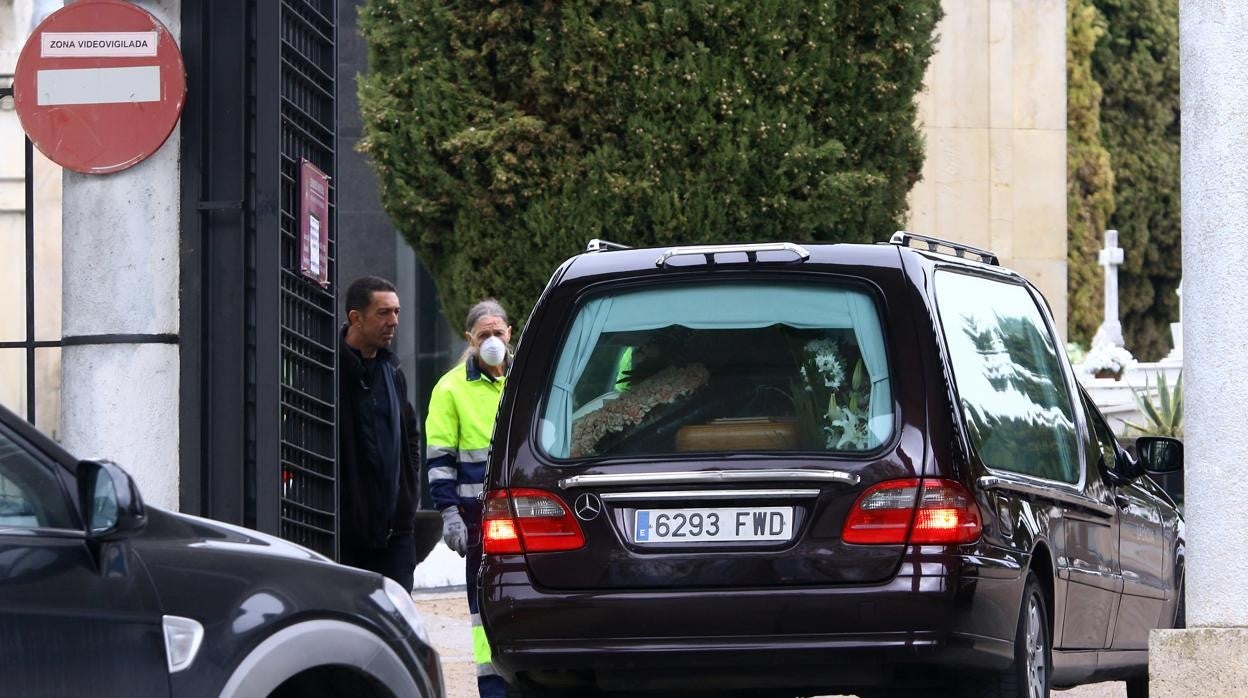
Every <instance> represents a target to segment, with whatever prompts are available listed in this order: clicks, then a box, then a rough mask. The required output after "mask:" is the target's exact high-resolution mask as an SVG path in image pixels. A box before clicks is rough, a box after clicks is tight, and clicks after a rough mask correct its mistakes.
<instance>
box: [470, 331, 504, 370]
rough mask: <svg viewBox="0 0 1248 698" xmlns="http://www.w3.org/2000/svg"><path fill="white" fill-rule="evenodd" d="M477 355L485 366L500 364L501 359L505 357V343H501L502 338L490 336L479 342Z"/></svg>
mask: <svg viewBox="0 0 1248 698" xmlns="http://www.w3.org/2000/svg"><path fill="white" fill-rule="evenodd" d="M477 356H479V357H481V361H483V362H484V363H485V364H486V365H487V366H502V365H503V361H505V360H506V359H507V345H506V344H503V340H501V339H499V338H498V337H490V338H489V339H487V340H485V341H484V342H482V343H481V348H480V349H478V350H477Z"/></svg>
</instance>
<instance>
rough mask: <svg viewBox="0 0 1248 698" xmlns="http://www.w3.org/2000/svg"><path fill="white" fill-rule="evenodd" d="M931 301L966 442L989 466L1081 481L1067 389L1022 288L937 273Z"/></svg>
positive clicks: (1049, 339)
mask: <svg viewBox="0 0 1248 698" xmlns="http://www.w3.org/2000/svg"><path fill="white" fill-rule="evenodd" d="M936 302H937V305H938V306H939V310H940V322H941V325H942V328H943V330H944V335H945V342H946V343H947V344H948V347H949V358H950V361H951V363H952V364H953V366H952V369H953V377H954V381H955V383H956V385H957V392H958V397H959V399H960V400H961V403H962V404H961V407H962V413H963V416H964V418H965V421H966V428H967V430H968V432H969V433H970V439H971V443H972V445H973V446H974V448H975V450H976V452H977V453H978V454H979V457H980V459H981V460H982V461H983V462H984V464H985V465H987V466H989V467H991V468H998V469H1001V470H1009V471H1013V472H1017V473H1023V474H1026V475H1032V476H1035V477H1042V478H1046V479H1050V480H1061V481H1064V482H1077V481H1078V480H1079V466H1078V446H1077V443H1076V436H1075V428H1074V424H1075V420H1074V411H1073V406H1072V403H1071V396H1070V391H1069V390H1068V388H1067V384H1066V380H1065V377H1064V374H1063V373H1062V366H1061V360H1060V358H1059V356H1058V353H1057V348H1056V344H1055V342H1054V340H1053V337H1052V336H1051V335H1050V333H1049V331H1048V329H1047V327H1046V325H1045V323H1044V319H1043V315H1041V313H1040V310H1039V309H1038V308H1037V307H1036V303H1035V301H1034V300H1033V299H1032V296H1031V294H1030V293H1028V292H1027V289H1026V288H1024V287H1023V286H1022V285H1019V284H1011V283H1004V282H1000V281H993V280H990V279H986V278H982V277H977V276H971V275H968V274H959V273H954V272H949V271H943V270H942V271H940V272H938V273H937V276H936Z"/></svg>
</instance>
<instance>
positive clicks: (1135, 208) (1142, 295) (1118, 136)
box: [1092, 0, 1182, 360]
mask: <svg viewBox="0 0 1248 698" xmlns="http://www.w3.org/2000/svg"><path fill="white" fill-rule="evenodd" d="M1095 4H1096V6H1097V9H1099V10H1100V12H1101V13H1102V14H1103V15H1104V17H1105V23H1106V33H1105V35H1104V36H1102V37H1101V39H1100V40H1099V41H1098V42H1097V46H1096V50H1095V51H1094V52H1093V54H1092V69H1093V76H1094V77H1095V79H1096V81H1097V82H1098V83H1100V85H1101V87H1102V89H1103V90H1104V97H1103V98H1102V101H1101V139H1102V140H1103V142H1104V143H1105V147H1106V148H1108V149H1109V153H1110V158H1111V161H1112V164H1113V170H1114V180H1115V184H1114V199H1115V201H1116V202H1117V208H1116V210H1115V211H1114V213H1113V215H1112V216H1111V217H1110V220H1109V227H1111V228H1116V229H1117V230H1118V238H1119V244H1120V245H1121V246H1122V248H1123V249H1124V250H1125V251H1126V260H1125V262H1124V264H1123V266H1122V267H1121V268H1120V275H1119V305H1120V309H1121V314H1122V325H1123V334H1124V338H1125V339H1126V343H1127V348H1128V349H1130V350H1131V351H1132V353H1134V354H1135V355H1136V357H1137V358H1140V359H1145V360H1151V359H1157V358H1160V357H1161V356H1163V355H1164V354H1165V353H1166V351H1167V350H1168V349H1169V347H1170V334H1169V323H1171V322H1174V321H1175V320H1177V319H1178V313H1179V299H1178V297H1177V296H1176V295H1175V290H1176V289H1177V288H1178V285H1179V280H1180V276H1181V275H1182V254H1181V242H1182V240H1181V234H1182V228H1181V224H1182V221H1181V213H1180V208H1179V177H1180V174H1179V6H1178V0H1095Z"/></svg>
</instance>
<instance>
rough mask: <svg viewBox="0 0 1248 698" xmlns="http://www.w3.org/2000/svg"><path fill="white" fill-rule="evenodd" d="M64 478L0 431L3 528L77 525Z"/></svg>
mask: <svg viewBox="0 0 1248 698" xmlns="http://www.w3.org/2000/svg"><path fill="white" fill-rule="evenodd" d="M76 526H77V521H76V519H75V515H74V513H73V511H72V510H71V509H70V507H69V503H68V501H67V500H66V498H65V491H64V489H63V488H62V486H61V482H60V480H58V479H57V477H56V475H55V474H54V473H52V472H51V471H49V470H48V468H47V467H46V466H45V465H44V464H43V463H40V462H39V461H38V460H36V459H35V457H34V456H32V455H31V454H29V453H27V452H26V450H25V448H23V446H22V445H21V444H20V443H18V442H16V441H13V440H12V439H10V438H9V437H8V436H7V435H6V434H5V433H4V432H3V431H0V528H74V527H76Z"/></svg>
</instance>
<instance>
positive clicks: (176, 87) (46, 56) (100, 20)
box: [13, 0, 186, 174]
mask: <svg viewBox="0 0 1248 698" xmlns="http://www.w3.org/2000/svg"><path fill="white" fill-rule="evenodd" d="M13 101H14V103H15V105H16V106H17V116H18V119H19V120H20V121H21V123H22V129H23V130H24V131H26V135H27V136H29V137H30V140H31V141H33V142H34V144H35V146H36V147H38V148H39V150H40V151H42V152H43V154H44V155H47V156H48V158H49V159H51V160H52V161H53V162H55V163H57V164H59V165H61V166H62V167H67V168H69V169H71V170H74V171H76V172H83V173H86V174H107V173H109V172H117V171H119V170H124V169H126V168H127V167H132V166H133V165H135V164H137V163H139V162H141V161H142V160H144V159H145V158H147V157H148V156H149V155H151V154H152V153H154V152H156V150H157V149H159V148H160V146H161V145H163V144H164V142H165V140H166V139H167V138H169V134H170V133H172V132H173V127H174V125H176V124H177V123H178V117H179V116H181V114H182V104H183V103H184V102H185V101H186V68H185V67H184V66H183V64H182V54H181V53H180V52H179V51H178V45H177V42H175V41H174V39H173V36H172V35H171V34H170V33H169V30H168V29H167V28H166V27H165V25H163V24H161V23H160V20H158V19H156V18H155V17H153V16H152V15H151V14H150V13H148V12H147V10H144V9H143V8H141V7H136V6H135V5H132V4H130V3H128V2H121V1H120V0H79V1H78V2H75V3H73V4H71V5H67V6H65V7H64V8H63V9H60V10H57V11H56V12H54V13H52V14H51V15H49V16H48V18H47V19H45V20H44V21H43V22H41V23H40V24H39V26H38V27H37V28H36V29H35V31H34V33H33V34H31V35H30V39H29V40H28V41H27V42H26V45H25V46H24V47H23V48H22V53H21V55H19V56H18V58H17V70H16V71H14V77H13Z"/></svg>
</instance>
